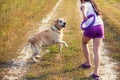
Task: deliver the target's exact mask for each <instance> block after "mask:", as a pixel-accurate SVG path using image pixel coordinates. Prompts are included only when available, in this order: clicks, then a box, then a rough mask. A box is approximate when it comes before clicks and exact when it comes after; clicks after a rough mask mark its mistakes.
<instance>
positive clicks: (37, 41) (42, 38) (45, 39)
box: [28, 18, 68, 62]
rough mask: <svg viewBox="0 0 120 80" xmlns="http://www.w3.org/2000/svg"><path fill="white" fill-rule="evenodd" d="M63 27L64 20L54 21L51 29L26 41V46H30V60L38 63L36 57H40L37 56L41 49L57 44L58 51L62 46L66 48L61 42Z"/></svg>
mask: <svg viewBox="0 0 120 80" xmlns="http://www.w3.org/2000/svg"><path fill="white" fill-rule="evenodd" d="M65 26H66V21H65V19H63V18H59V19H57V20H56V21H55V24H54V25H53V26H52V27H50V28H48V29H47V30H44V31H42V32H39V33H36V34H34V35H33V36H32V37H30V38H29V39H28V44H30V45H31V50H32V52H33V55H32V59H33V61H34V62H38V60H36V57H41V56H40V55H39V54H40V53H41V51H42V48H43V47H48V46H50V45H53V44H59V45H60V47H59V51H61V50H62V45H63V44H64V45H65V46H66V47H68V45H67V43H66V42H65V41H63V40H62V38H63V29H64V28H65Z"/></svg>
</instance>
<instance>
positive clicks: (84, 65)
mask: <svg viewBox="0 0 120 80" xmlns="http://www.w3.org/2000/svg"><path fill="white" fill-rule="evenodd" d="M81 67H82V68H86V69H87V68H91V66H90V65H86V63H83V64H82V65H81Z"/></svg>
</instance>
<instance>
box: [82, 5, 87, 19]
mask: <svg viewBox="0 0 120 80" xmlns="http://www.w3.org/2000/svg"><path fill="white" fill-rule="evenodd" d="M81 11H82V15H83V19H84V20H86V19H87V15H86V13H87V8H86V7H85V6H84V5H81Z"/></svg>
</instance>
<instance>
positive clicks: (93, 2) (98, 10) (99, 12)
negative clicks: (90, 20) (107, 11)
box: [90, 0, 101, 16]
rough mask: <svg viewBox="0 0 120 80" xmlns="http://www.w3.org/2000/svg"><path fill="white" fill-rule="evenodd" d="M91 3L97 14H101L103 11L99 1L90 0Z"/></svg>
mask: <svg viewBox="0 0 120 80" xmlns="http://www.w3.org/2000/svg"><path fill="white" fill-rule="evenodd" d="M90 3H91V4H92V6H93V8H94V11H95V13H96V15H97V16H98V15H101V11H100V9H99V6H98V5H97V3H96V2H95V1H93V0H90Z"/></svg>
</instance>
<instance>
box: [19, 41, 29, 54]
mask: <svg viewBox="0 0 120 80" xmlns="http://www.w3.org/2000/svg"><path fill="white" fill-rule="evenodd" d="M30 48H31V43H30V41H28V42H27V43H26V44H25V46H24V48H23V49H22V51H21V53H23V54H26V53H28V51H29V49H30Z"/></svg>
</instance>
